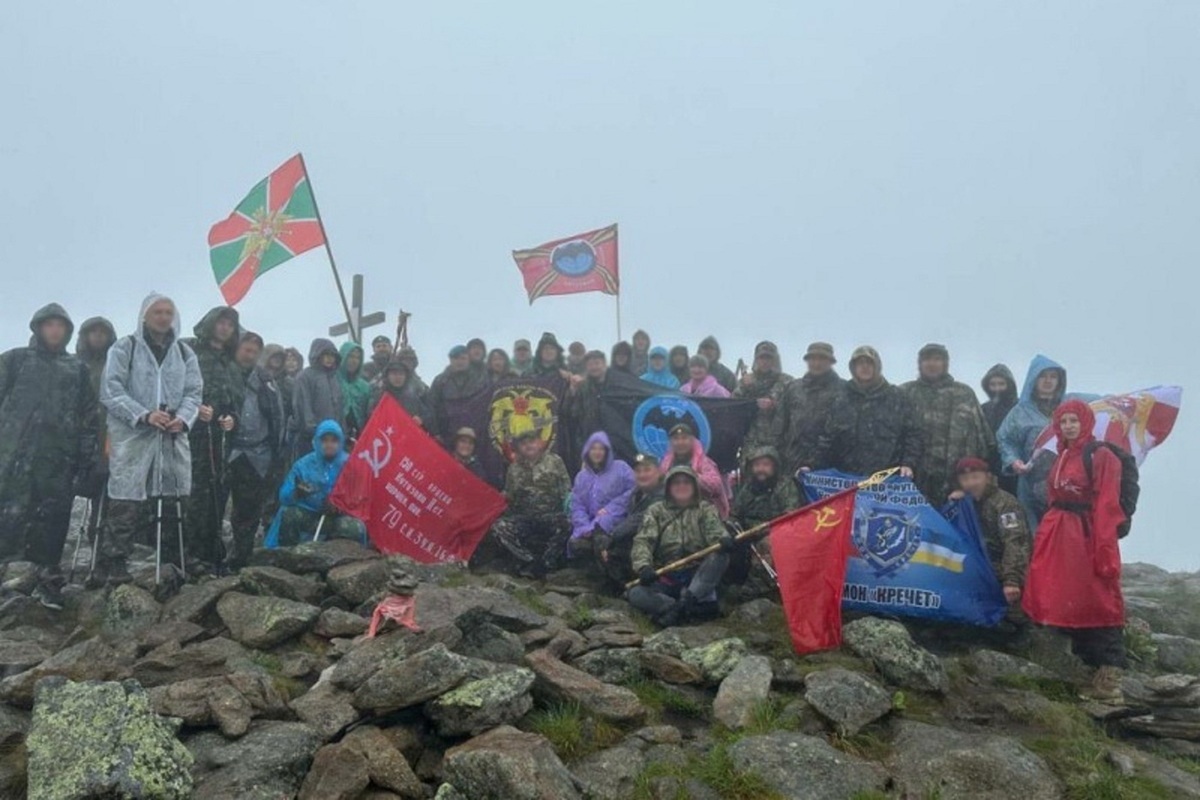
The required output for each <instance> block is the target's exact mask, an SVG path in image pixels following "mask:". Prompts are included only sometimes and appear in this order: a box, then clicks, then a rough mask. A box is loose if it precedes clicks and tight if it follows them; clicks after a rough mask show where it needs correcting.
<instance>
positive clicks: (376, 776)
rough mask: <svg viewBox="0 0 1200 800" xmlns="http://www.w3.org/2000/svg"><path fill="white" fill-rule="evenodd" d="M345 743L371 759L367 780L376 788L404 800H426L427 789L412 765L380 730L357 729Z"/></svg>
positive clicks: (372, 728) (351, 732) (367, 727)
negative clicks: (424, 799)
mask: <svg viewBox="0 0 1200 800" xmlns="http://www.w3.org/2000/svg"><path fill="white" fill-rule="evenodd" d="M342 743H343V744H344V745H346V746H347V747H350V748H351V749H353V750H357V751H358V752H359V753H361V754H362V755H363V757H364V758H366V759H367V776H368V777H370V779H371V783H372V784H373V785H375V786H380V787H383V788H384V789H387V790H389V791H391V792H395V793H396V794H397V795H399V796H400V797H404V798H414V799H415V798H424V797H425V788H424V787H423V786H422V785H421V781H420V780H418V778H417V776H416V774H415V773H414V772H413V771H412V767H410V766H409V765H408V761H406V760H405V758H404V754H403V753H401V752H400V750H399V749H397V748H396V746H395V744H393V742H392V740H391V739H390V738H389V737H388V735H387V734H385V733H384V732H383V731H381V730H380V729H379V728H376V727H373V726H371V725H362V726H360V727H357V728H355V729H354V730H352V731H350V732H349V733H347V734H346V738H344V739H343V740H342Z"/></svg>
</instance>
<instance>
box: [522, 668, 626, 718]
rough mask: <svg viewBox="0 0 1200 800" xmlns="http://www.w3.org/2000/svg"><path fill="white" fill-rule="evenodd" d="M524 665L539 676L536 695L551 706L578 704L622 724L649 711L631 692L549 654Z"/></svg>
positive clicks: (535, 686) (600, 716)
mask: <svg viewBox="0 0 1200 800" xmlns="http://www.w3.org/2000/svg"><path fill="white" fill-rule="evenodd" d="M525 663H526V664H528V666H529V668H530V669H532V670H533V672H534V674H535V675H537V681H536V682H535V684H534V693H535V694H536V695H538V696H539V697H542V698H543V699H545V700H546V701H548V702H552V703H553V702H558V703H578V704H579V705H580V706H581V707H582V708H584V709H586V710H587V711H589V712H591V713H592V714H594V715H595V716H597V717H599V718H601V719H606V720H609V721H610V722H616V723H622V724H623V723H629V722H637V721H640V720H641V719H643V718H644V717H645V716H646V708H645V707H644V706H643V705H642V703H641V701H640V700H638V698H637V695H636V694H634V693H633V692H631V691H630V690H629V689H626V688H624V687H621V686H613V685H611V684H607V683H603V682H601V681H599V680H597V679H596V678H594V677H592V676H591V675H589V674H587V673H586V672H584V671H583V670H580V669H576V668H575V667H572V666H569V665H568V664H565V663H563V662H562V661H559V660H558V659H557V658H555V657H554V656H553V655H552V654H551V653H549V652H548V651H546V650H535V651H534V652H532V653H530V654H528V655H527V656H525Z"/></svg>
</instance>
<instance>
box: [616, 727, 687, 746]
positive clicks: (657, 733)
mask: <svg viewBox="0 0 1200 800" xmlns="http://www.w3.org/2000/svg"><path fill="white" fill-rule="evenodd" d="M682 742H683V734H682V733H681V732H680V730H679V728H676V727H675V726H674V725H647V726H646V727H645V728H638V729H637V730H636V731H634V732H633V733H631V734H629V735H628V736H626V737H625V741H624V742H623V744H628V745H630V746H632V747H636V748H638V749H639V750H645V749H646V747H647V746H649V745H656V744H681V743H682Z"/></svg>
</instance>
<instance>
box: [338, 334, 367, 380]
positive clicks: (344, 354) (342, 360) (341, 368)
mask: <svg viewBox="0 0 1200 800" xmlns="http://www.w3.org/2000/svg"><path fill="white" fill-rule="evenodd" d="M356 350H357V351H358V372H357V373H355V374H354V376H353V377H351V376H350V375H348V374H346V359H347V358H349V357H350V354H351V353H353V352H355V351H356ZM362 368H363V349H362V345H361V344H359V343H358V342H346V343H345V344H343V345H342V349H341V350H339V351H338V373H339V374H340V375H341V376H342V377H343V378H345V379H346V380H348V381H350V380H357V379H358V378H360V377H362Z"/></svg>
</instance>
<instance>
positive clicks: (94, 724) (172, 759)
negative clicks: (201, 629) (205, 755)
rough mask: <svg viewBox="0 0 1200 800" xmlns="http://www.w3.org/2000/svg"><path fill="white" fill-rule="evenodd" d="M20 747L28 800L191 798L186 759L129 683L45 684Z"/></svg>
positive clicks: (48, 681) (168, 728) (62, 681)
mask: <svg viewBox="0 0 1200 800" xmlns="http://www.w3.org/2000/svg"><path fill="white" fill-rule="evenodd" d="M26 747H27V748H28V752H29V798H30V800H61V798H72V797H122V798H155V800H160V799H161V800H169V799H171V798H180V800H183V798H188V797H191V796H192V776H191V772H190V769H191V766H192V757H191V755H190V754H189V753H188V751H187V749H186V748H185V747H184V746H183V745H182V744H180V742H179V740H178V739H176V738H175V729H174V727H173V726H171V725H169V724H168V723H167V722H165V721H164V720H162V719H161V718H160V717H159V716H158V715H157V714H155V713H154V710H153V709H152V708H151V707H150V700H149V698H148V697H147V695H146V692H145V690H144V689H142V687H141V686H139V685H138V684H137V682H136V681H125V682H124V683H115V682H105V683H99V682H89V683H72V682H71V681H68V680H67V679H66V678H63V677H51V678H46V679H45V680H43V681H42V682H41V683H39V684H38V687H37V697H36V698H35V701H34V705H33V720H32V722H31V723H30V727H29V736H28V738H27V739H26Z"/></svg>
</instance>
